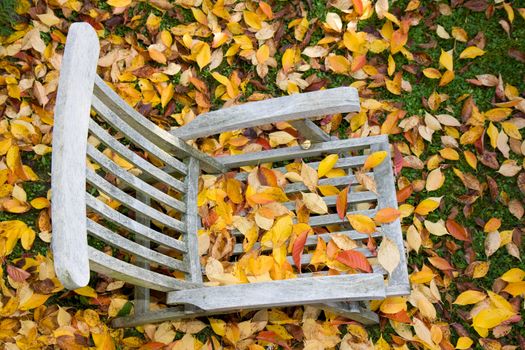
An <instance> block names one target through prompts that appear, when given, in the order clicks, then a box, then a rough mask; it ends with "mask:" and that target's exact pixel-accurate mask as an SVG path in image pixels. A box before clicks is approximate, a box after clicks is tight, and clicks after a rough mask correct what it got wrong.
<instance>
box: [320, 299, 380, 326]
mask: <svg viewBox="0 0 525 350" xmlns="http://www.w3.org/2000/svg"><path fill="white" fill-rule="evenodd" d="M359 304H360V302H332V303H326V304H320V305H318V307H319V308H320V309H323V310H328V311H331V312H335V313H336V314H338V315H341V316H343V317H346V318H349V319H351V320H354V321H357V322H360V323H362V324H364V325H365V326H370V325H374V324H377V323H378V322H379V315H378V314H376V313H375V312H373V311H370V308H369V307H365V306H362V305H359Z"/></svg>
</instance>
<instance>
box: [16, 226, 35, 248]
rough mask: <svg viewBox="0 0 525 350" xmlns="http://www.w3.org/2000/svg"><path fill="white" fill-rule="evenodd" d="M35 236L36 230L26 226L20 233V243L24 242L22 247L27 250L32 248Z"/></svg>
mask: <svg viewBox="0 0 525 350" xmlns="http://www.w3.org/2000/svg"><path fill="white" fill-rule="evenodd" d="M35 237H36V234H35V231H33V230H32V229H31V228H29V227H26V228H24V229H22V230H21V233H20V243H22V247H23V248H24V249H25V250H29V249H31V247H32V246H33V242H34V241H35Z"/></svg>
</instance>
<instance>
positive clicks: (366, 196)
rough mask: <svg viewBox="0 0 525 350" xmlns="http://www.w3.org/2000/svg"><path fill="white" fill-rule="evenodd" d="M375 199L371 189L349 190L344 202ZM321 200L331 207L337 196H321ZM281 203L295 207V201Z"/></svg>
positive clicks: (360, 201)
mask: <svg viewBox="0 0 525 350" xmlns="http://www.w3.org/2000/svg"><path fill="white" fill-rule="evenodd" d="M376 200H377V195H376V194H375V193H374V192H372V191H363V192H350V193H348V196H347V199H346V202H347V203H348V204H357V203H365V202H375V201H376ZM323 201H324V202H325V204H326V205H327V206H328V207H333V206H334V205H336V202H337V196H326V197H323ZM283 205H284V206H285V207H286V208H288V209H290V210H294V209H295V202H293V201H290V202H285V203H283Z"/></svg>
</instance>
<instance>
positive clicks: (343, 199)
mask: <svg viewBox="0 0 525 350" xmlns="http://www.w3.org/2000/svg"><path fill="white" fill-rule="evenodd" d="M349 190H350V185H348V186H346V187H345V189H344V190H342V191H341V192H339V194H338V195H337V200H336V203H335V207H336V209H337V215H339V218H340V219H341V220H344V219H345V215H346V208H347V207H348V191H349Z"/></svg>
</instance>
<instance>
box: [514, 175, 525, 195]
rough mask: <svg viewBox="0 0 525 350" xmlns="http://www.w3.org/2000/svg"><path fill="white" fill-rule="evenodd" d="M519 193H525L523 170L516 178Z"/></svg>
mask: <svg viewBox="0 0 525 350" xmlns="http://www.w3.org/2000/svg"><path fill="white" fill-rule="evenodd" d="M516 182H517V184H518V188H519V189H520V191H521V193H523V194H525V172H524V171H522V172H521V173H520V174H519V175H518V178H517V180H516Z"/></svg>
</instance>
